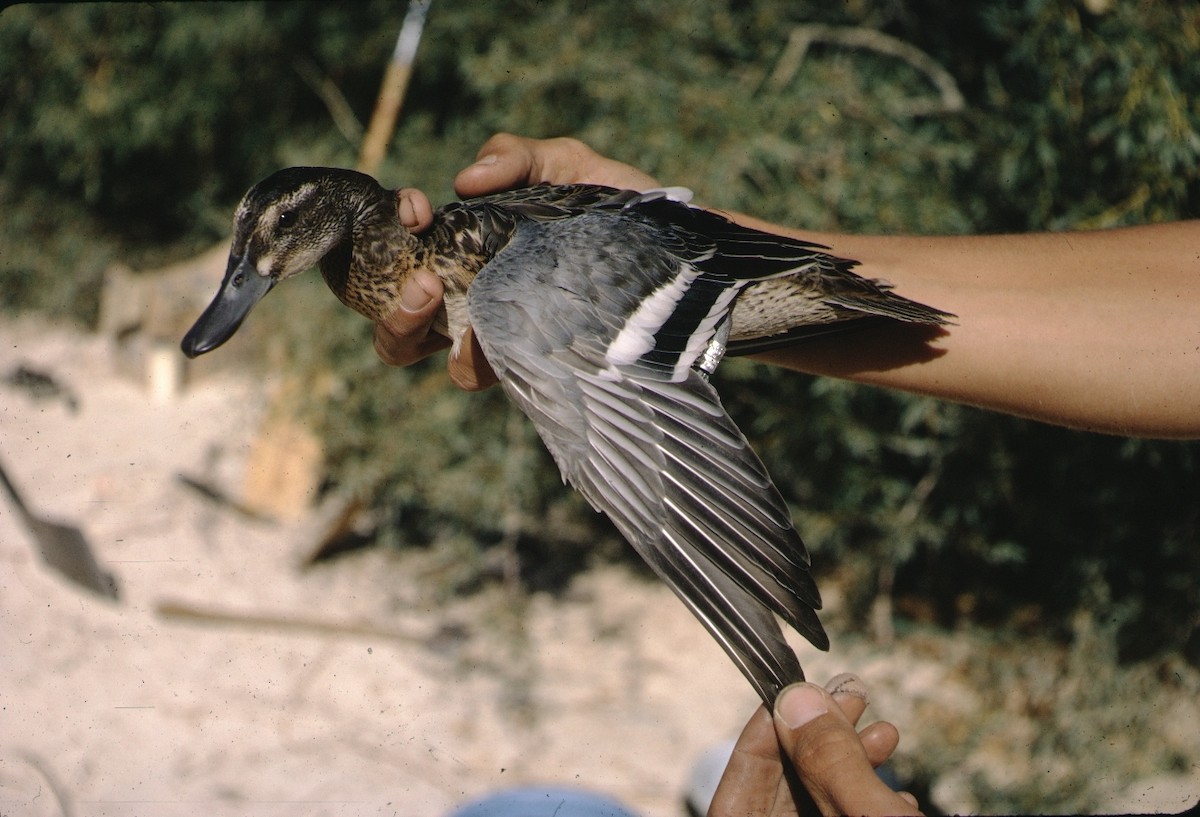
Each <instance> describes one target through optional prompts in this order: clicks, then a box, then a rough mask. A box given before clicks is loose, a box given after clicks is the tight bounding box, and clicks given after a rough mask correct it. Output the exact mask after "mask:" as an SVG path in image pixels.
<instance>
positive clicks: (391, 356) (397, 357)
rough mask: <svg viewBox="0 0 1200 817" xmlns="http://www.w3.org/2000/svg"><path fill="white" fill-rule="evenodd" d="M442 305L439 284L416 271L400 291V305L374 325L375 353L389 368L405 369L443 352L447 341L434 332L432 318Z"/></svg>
mask: <svg viewBox="0 0 1200 817" xmlns="http://www.w3.org/2000/svg"><path fill="white" fill-rule="evenodd" d="M441 306H442V282H441V281H440V280H438V277H437V276H436V275H433V274H431V273H427V272H424V271H417V272H415V273H413V275H412V276H411V277H410V278H409V279H408V281H406V282H405V284H404V287H403V288H402V289H401V290H400V305H399V306H398V307H397V308H396V309H395V311H393V312H392V314H391V315H389V316H388V317H387V318H386V319H385V320H383V321H381V322H379V323H377V324H376V325H375V338H374V342H375V353H376V354H377V355H379V359H380V360H382V361H383V362H384V363H386V364H388V365H389V366H407V365H409V364H410V363H415V362H416V361H418V360H420V359H421V358H423V357H426V356H427V355H429V354H432V353H433V352H435V351H437V350H438V349H444V348H445V347H446V346H448V345H450V341H448V340H447V339H446V338H444V337H442V336H441V335H439V334H437V333H436V332H433V331H432V329H433V319H434V317H435V316H436V315H437V312H438V310H439V309H440V308H441Z"/></svg>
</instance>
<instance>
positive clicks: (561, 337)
mask: <svg viewBox="0 0 1200 817" xmlns="http://www.w3.org/2000/svg"><path fill="white" fill-rule="evenodd" d="M579 221H580V220H578V219H577V220H573V221H572V222H569V223H564V222H555V223H549V222H548V223H541V224H529V225H524V226H522V227H520V228H518V230H517V232H516V235H515V237H514V239H513V241H512V242H511V243H510V244H509V246H508V247H507V248H506V249H505V250H503V251H502V252H501V253H499V254H497V255H496V256H495V257H494V258H493V259H492V261H491V262H490V263H489V264H488V265H487V266H486V267H485V268H484V269H483V270H482V271H481V272H480V274H479V276H478V277H477V278H476V280H475V282H474V284H473V285H472V287H471V290H470V293H469V311H470V317H471V322H472V324H473V325H474V327H475V332H476V336H477V337H478V339H479V342H480V344H481V345H482V346H483V350H484V353H485V354H486V356H487V358H488V360H489V362H491V364H492V366H493V368H494V369H495V370H496V373H497V375H499V377H500V379H501V383H502V384H503V387H504V388H505V390H506V392H507V393H508V395H509V397H510V398H511V399H512V400H513V401H514V402H515V403H516V404H517V405H518V406H519V407H520V408H521V409H522V410H523V411H524V412H525V413H526V415H528V416H529V417H530V419H531V420H532V421H533V423H534V425H535V427H536V428H537V430H538V433H539V434H540V435H541V437H542V439H543V441H544V442H545V444H546V446H547V448H548V449H549V450H550V452H551V454H552V455H553V456H554V459H555V461H556V462H557V463H558V466H559V468H560V470H561V472H562V474H563V477H564V479H565V480H567V481H568V482H570V483H571V484H572V485H573V486H574V487H575V488H576V489H577V490H579V491H580V492H581V493H582V494H583V495H584V496H585V497H586V498H587V499H588V501H589V502H590V503H591V504H592V506H593V507H595V508H596V509H597V510H600V511H602V512H604V513H605V514H607V515H608V517H609V518H610V519H611V520H612V521H613V523H614V524H615V525H616V527H617V529H618V530H620V531H621V533H622V534H623V535H624V536H625V537H626V538H627V539H628V540H629V542H630V543H631V544H632V545H633V547H634V548H635V549H636V550H637V551H638V553H639V554H641V555H642V557H643V558H645V559H646V561H647V562H648V563H649V565H650V566H651V568H652V569H653V570H654V571H655V572H656V573H657V574H658V575H659V576H660V577H661V578H662V579H663V580H664V581H665V582H666V583H667V584H668V585H669V586H670V587H671V588H672V589H673V590H674V591H675V593H676V594H677V595H678V596H679V597H680V598H681V599H682V600H683V602H684V603H685V604H686V605H687V606H688V608H689V609H690V610H691V611H692V612H693V613H694V614H695V615H696V617H697V618H698V619H700V621H701V622H702V623H703V624H704V626H705V627H706V628H707V629H708V630H709V631H710V632H711V633H712V634H713V636H714V637H715V638H716V640H717V641H718V643H720V645H721V646H722V648H723V649H724V650H725V651H726V652H727V653H728V654H729V655H730V657H731V658H732V659H733V661H734V662H735V664H736V665H737V666H738V667H739V669H740V670H741V671H742V672H743V673H744V674H745V675H746V677H747V678H748V679H749V680H750V681H751V683H752V684H753V685H754V687H755V688H756V689H757V690H758V692H759V694H760V695H761V696H762V698H763V700H764V701H767V702H768V703H770V702H772V701H773V700H774V697H775V695H776V694H777V693H778V691H779V690H780V689H782V687H783V686H785V685H787V684H789V683H792V682H794V681H797V680H801V679H802V678H803V673H802V671H801V669H800V665H799V662H798V661H797V659H796V656H795V653H794V652H793V651H792V649H791V647H790V646H788V644H787V642H786V641H785V640H784V638H783V635H782V632H781V630H780V628H779V624H778V622H777V620H776V619H775V617H774V616H775V614H778V615H780V616H782V617H783V618H784V619H785V620H786V621H787V622H788V623H789V624H791V625H792V626H793V627H795V628H796V629H797V630H798V631H799V632H801V633H802V634H803V635H805V636H806V637H808V638H809V639H810V640H812V641H813V642H814V643H815V644H816V645H817V646H819V647H822V648H824V647H825V646H827V644H828V640H827V638H826V637H825V634H824V631H823V630H822V629H821V625H820V622H819V621H818V620H817V618H816V614H815V612H814V609H816V608H819V606H820V596H819V594H818V593H817V589H816V585H815V584H814V582H813V580H812V577H811V575H810V573H809V562H808V556H807V553H806V552H805V550H804V545H803V543H802V542H801V540H800V537H799V535H798V534H797V533H796V531H795V529H794V528H793V526H792V523H791V519H790V515H789V513H788V510H787V505H786V503H784V501H783V499H782V497H781V496H779V493H778V491H777V490H776V489H775V487H774V485H773V484H772V483H771V480H770V477H769V476H768V474H767V472H766V469H765V468H764V467H763V465H762V463H761V461H760V460H759V459H758V457H757V456H756V455H755V454H754V452H753V451H752V450H751V448H750V446H749V444H748V443H747V442H746V439H745V437H744V436H743V435H742V434H741V432H740V431H739V430H738V429H737V427H736V426H735V425H734V423H733V421H732V420H731V419H730V418H729V416H728V414H727V413H726V412H725V410H724V408H723V407H722V405H721V402H720V399H719V397H718V396H717V393H716V390H715V389H713V388H712V386H710V385H709V384H708V382H707V381H706V380H705V379H704V378H703V377H702V376H701V375H700V374H699V373H698V372H696V371H694V370H692V369H691V368H689V367H687V366H684V367H683V368H682V370H681V374H680V376H679V379H677V380H674V381H672V380H671V379H667V378H664V376H663V372H662V367H661V366H657V365H655V364H654V363H653V362H652V361H651V362H644V361H642V360H640V359H634V360H632V361H631V362H630V363H628V364H627V365H620V366H615V365H613V364H612V362H611V361H610V360H609V359H608V356H607V344H608V343H611V342H613V341H614V339H615V338H616V337H617V336H618V335H619V333H620V330H621V328H622V322H621V321H622V318H623V317H627V316H628V315H630V314H632V312H633V311H634V310H635V309H636V306H637V304H638V303H639V300H638V299H639V297H640V295H644V294H645V293H646V292H652V291H654V290H655V288H656V287H657V286H660V285H661V282H662V280H663V279H664V276H670V275H672V274H675V272H676V271H678V269H679V267H680V264H681V263H687V262H686V261H685V259H681V258H680V257H679V256H678V255H675V254H673V253H670V252H667V251H664V250H660V249H659V250H654V251H653V252H652V251H650V250H647V251H646V252H639V253H634V254H633V255H632V256H630V257H633V258H636V259H638V261H639V263H638V264H632V263H628V261H627V260H625V261H623V260H622V258H624V256H620V254H619V253H618V254H617V257H616V258H615V260H614V258H613V257H609V258H608V259H607V260H605V259H604V258H603V257H601V258H597V253H596V252H595V244H596V241H597V235H596V234H595V232H588V233H585V234H582V235H581V234H579V233H578V229H580V225H579V224H578V222H579ZM609 221H612V222H613V224H612V226H611V227H610V228H609V229H610V230H611V233H610V234H607V235H604V236H602V237H603V238H604V239H606V240H609V241H614V240H616V241H626V242H628V241H630V240H631V235H632V240H636V239H637V238H638V233H637V230H638V229H641V228H640V227H639V224H640V222H638V221H637V220H636V219H631V220H629V221H620V222H619V223H618V221H619V220H618V219H609ZM589 224H590V222H589ZM585 226H587V225H585ZM593 228H594V229H595V230H600V231H603V229H604V225H594V224H591V225H590V226H587V229H589V230H592V229H593ZM631 231H632V233H631ZM643 237H645V236H643ZM649 240H651V241H652V242H656V241H657V239H655V238H654V237H653V236H650V237H649ZM653 247H661V244H659V243H653ZM654 252H661V253H662V254H663V255H662V257H656V256H654ZM580 259H585V260H586V263H581V262H580ZM606 264H607V265H608V266H605V265H606ZM576 266H577V267H578V268H575V267H576ZM639 276H641V277H639ZM655 276H658V277H655ZM560 280H561V281H562V285H559V282H560ZM729 285H730V286H732V284H729ZM685 290H686V287H685ZM711 294H712V293H709V294H706V295H705V296H704V297H705V298H706V299H709V300H710V301H711ZM718 294H719V293H718ZM686 296H687V292H686V291H684V292H683V296H682V298H681V300H686ZM725 309H726V311H727V310H728V306H726V307H725ZM713 323H715V321H713ZM701 331H702V332H709V333H710V334H711V332H712V331H713V330H712V328H711V327H705V326H701Z"/></svg>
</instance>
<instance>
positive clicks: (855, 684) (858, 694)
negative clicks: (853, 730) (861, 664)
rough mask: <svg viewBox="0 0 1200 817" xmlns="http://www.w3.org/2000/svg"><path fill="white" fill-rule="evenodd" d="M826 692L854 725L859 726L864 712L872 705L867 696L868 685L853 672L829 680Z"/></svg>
mask: <svg viewBox="0 0 1200 817" xmlns="http://www.w3.org/2000/svg"><path fill="white" fill-rule="evenodd" d="M825 690H826V691H827V692H828V693H829V694H830V695H831V696H833V700H834V701H835V702H836V703H837V705H838V707H839V708H840V709H841V710H842V712H843V713H844V714H845V715H846V719H847V720H849V721H850V723H852V724H857V723H858V720H859V718H861V717H862V715H863V712H865V711H866V709H867V704H868V703H870V698H869V697H868V695H867V685H866V684H865V683H863V680H862V679H861V678H859V677H858V676H857V675H855V674H854V673H852V672H843V673H841V674H840V675H835V676H833V677H832V678H830V679H829V683H827V684H825Z"/></svg>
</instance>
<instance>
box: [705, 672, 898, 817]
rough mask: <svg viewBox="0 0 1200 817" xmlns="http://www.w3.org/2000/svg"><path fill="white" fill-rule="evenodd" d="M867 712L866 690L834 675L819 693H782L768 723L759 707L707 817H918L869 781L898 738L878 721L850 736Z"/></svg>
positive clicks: (813, 689)
mask: <svg viewBox="0 0 1200 817" xmlns="http://www.w3.org/2000/svg"><path fill="white" fill-rule="evenodd" d="M866 707H867V697H866V687H865V686H864V685H863V683H862V681H861V680H859V679H858V678H857V677H856V676H854V675H849V674H842V675H838V676H836V677H835V678H833V679H832V680H831V681H830V682H829V684H827V685H826V688H825V689H822V688H821V687H818V686H816V685H815V684H793V685H792V686H790V687H788V688H787V689H785V690H783V692H781V693H780V694H779V698H778V699H777V700H776V702H775V712H774V715H772V713H770V712H768V711H767V710H766V707H759V709H758V711H757V712H755V713H754V715H753V717H751V718H750V721H749V723H747V724H746V728H745V729H744V730H742V734H741V736H740V737H739V738H738V741H737V745H736V746H734V749H733V755H732V756H731V757H730V759H729V764H728V765H727V766H726V767H725V773H724V775H722V777H721V783H720V785H719V786H718V787H717V791H716V794H715V795H714V796H713V801H712V805H711V806H710V807H709V810H708V817H788V816H789V815H808V814H822V815H830V814H895V815H919V814H921V811H920V810H919V809H918V807H917V801H916V798H914V797H913V796H912V795H911V794H908V793H907V792H902V793H896V792H894V791H892V790H891V789H890V788H888V786H887V785H886V784H885V783H884V782H883V781H882V780H880V779H879V777H878V776H877V775H876V774H875V767H876V766H878V765H880V764H881V763H883V762H884V761H885V760H887V759H888V757H890V756H891V754H892V752H893V751H895V749H896V745H897V744H898V743H899V741H900V733H899V732H897V731H896V727H894V726H892V725H891V724H890V723H886V722H883V721H880V722H877V723H873V724H871V725H870V726H868V727H866V728H865V729H863V730H862V732H858V733H856V732H855V731H854V726H855V724H857V723H858V720H859V718H860V717H862V714H863V711H864V710H865V709H866ZM781 751H782V752H783V754H784V755H785V756H786V763H787V764H788V765H787V768H786V769H785V768H784V762H783V759H782V758H781V755H780V752H781ZM797 783H798V784H800V785H802V786H803V790H802V791H801V790H797V789H796V785H797Z"/></svg>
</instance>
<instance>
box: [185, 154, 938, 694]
mask: <svg viewBox="0 0 1200 817" xmlns="http://www.w3.org/2000/svg"><path fill="white" fill-rule="evenodd" d="M689 199H690V192H689V191H687V190H686V189H683V188H661V189H655V190H649V191H636V190H620V189H615V188H610V187H605V186H601V185H591V184H572V185H549V184H540V185H536V186H532V187H526V188H519V189H515V190H510V191H506V192H501V193H495V194H492V195H487V196H482V197H478V198H472V199H466V200H463V201H458V202H451V203H449V204H446V205H444V206H442V207H440V208H438V209H437V210H436V211H435V212H434V218H433V223H432V226H430V227H428V228H427V229H426V230H424V231H422V232H421V233H419V234H417V233H413V232H411V231H409V230H407V229H406V228H405V227H404V226H403V224H402V223H401V221H400V215H399V210H398V201H399V200H398V191H397V190H391V189H387V188H385V187H383V186H382V185H380V184H379V182H378V181H376V180H375V179H374V178H372V177H371V176H368V175H366V174H363V173H359V172H357V171H352V170H345V169H340V168H315V167H293V168H286V169H283V170H280V171H278V172H276V173H274V174H272V175H271V176H269V177H267V178H266V179H264V180H263V181H261V182H259V183H258V184H256V185H254V186H253V187H252V188H251V189H250V190H249V191H248V192H247V193H246V195H245V196H244V197H243V199H242V201H241V203H240V204H239V205H238V206H237V209H236V211H235V214H234V220H233V239H232V245H231V248H230V254H229V261H228V265H227V268H226V272H225V275H224V278H223V280H222V282H221V284H220V286H219V288H218V290H217V293H216V295H215V296H214V298H213V300H212V302H211V303H210V304H209V306H208V307H207V308H206V309H205V310H204V311H203V313H202V314H201V315H200V317H199V318H198V319H197V321H196V323H195V325H194V326H193V327H192V328H191V329H190V330H189V331H188V333H187V334H186V335H185V337H184V338H183V342H182V348H183V352H184V354H186V355H187V356H188V357H196V356H197V355H201V354H205V353H207V352H210V351H212V350H213V349H215V348H217V347H218V346H220V345H221V344H222V343H224V342H225V341H227V340H228V339H229V338H230V337H232V336H233V334H234V333H235V332H236V331H237V329H238V327H239V326H240V325H241V324H242V322H243V320H244V319H245V318H246V317H247V315H248V314H249V313H250V311H251V310H252V309H253V307H254V306H255V304H257V303H258V302H259V301H260V300H261V299H262V298H263V297H264V296H265V295H266V294H267V293H268V292H269V291H271V290H272V289H273V288H274V287H275V285H276V284H278V283H279V282H280V281H283V280H286V279H288V278H291V277H293V276H295V275H298V274H300V273H303V272H305V271H306V270H308V269H311V268H313V267H316V268H318V269H319V270H320V272H321V275H322V277H323V278H324V279H325V282H326V283H327V284H328V286H329V288H330V289H331V290H332V291H333V293H334V294H335V295H336V296H337V297H338V299H339V300H341V301H342V303H344V304H345V305H346V306H348V307H350V308H351V309H353V310H355V311H357V312H358V313H360V314H361V315H363V316H364V317H366V318H367V319H369V320H371V321H374V322H379V321H382V320H383V319H384V318H386V317H387V316H388V315H390V314H391V313H392V312H393V311H394V310H395V309H396V308H397V307H398V305H399V303H400V301H399V296H400V290H401V287H402V286H403V284H404V282H405V280H406V279H407V277H408V276H409V275H411V274H413V272H414V271H415V270H418V269H425V270H429V271H431V272H433V273H434V274H436V275H437V276H438V277H439V278H440V279H441V280H442V282H443V285H444V306H443V309H442V311H441V312H440V313H439V315H438V317H437V319H436V320H435V329H436V330H437V331H439V332H440V333H442V334H444V335H446V336H447V337H448V338H449V339H450V340H451V341H452V347H451V354H455V353H456V352H457V350H458V348H459V347H460V345H461V343H462V341H463V337H464V333H465V332H466V330H467V327H468V326H470V327H472V328H473V330H474V333H475V337H476V338H477V340H478V342H479V344H480V346H481V348H482V350H483V352H484V354H485V356H486V358H487V360H488V362H489V363H490V364H491V366H492V368H493V369H494V370H495V372H496V375H497V377H498V379H499V381H500V384H501V386H502V388H503V389H504V391H505V393H506V394H507V396H508V397H509V399H510V400H511V401H512V402H513V403H515V404H516V405H517V406H518V407H519V408H520V409H521V410H522V411H523V412H524V413H525V415H526V416H528V418H529V419H530V420H531V421H532V422H533V424H534V426H535V428H536V430H537V432H538V434H539V436H540V437H541V439H542V441H543V443H544V444H545V445H546V447H547V448H548V449H549V451H550V453H551V455H552V456H553V458H554V460H555V462H556V464H557V465H558V468H559V470H560V472H561V475H562V478H563V481H564V482H565V483H568V484H570V485H571V486H573V487H574V488H575V489H576V490H578V491H579V492H580V493H581V494H582V495H583V496H584V497H585V498H586V499H587V500H588V502H589V503H590V504H591V505H592V507H593V508H595V509H596V510H598V511H600V512H603V513H604V514H605V515H607V516H608V518H609V519H610V520H611V521H612V522H613V524H614V525H615V527H616V528H617V530H618V531H619V532H620V533H621V534H622V535H623V536H624V537H625V539H626V540H628V542H629V543H630V544H631V545H632V547H633V548H634V549H635V550H636V551H637V552H638V553H639V555H640V556H641V557H642V558H643V559H645V561H646V562H647V563H648V565H649V566H650V567H651V569H652V570H653V571H654V572H655V573H656V574H657V575H658V576H659V577H660V578H661V579H662V580H663V581H664V582H665V583H666V584H667V585H668V586H669V587H670V588H671V589H672V590H673V591H674V592H675V594H676V595H677V596H678V597H679V598H680V599H681V601H682V602H683V603H684V605H685V606H686V607H687V608H688V609H690V610H691V612H692V613H693V614H694V615H695V616H696V618H698V619H699V621H700V622H701V624H702V625H703V626H704V627H705V628H706V629H707V630H708V631H709V633H711V635H712V636H713V637H714V638H715V639H716V641H717V643H718V644H719V645H720V646H721V647H722V648H723V649H724V651H725V652H726V654H728V656H729V657H730V658H731V659H732V661H733V663H734V664H735V665H736V666H737V668H738V669H739V670H740V671H741V672H742V673H743V675H744V676H745V677H746V679H747V680H748V681H749V682H750V684H751V685H752V686H753V687H754V689H755V690H756V691H757V693H758V695H759V696H760V697H761V698H762V700H763V701H764V703H766V704H767V705H768V707H770V706H772V705H773V702H774V699H775V697H776V696H777V695H778V693H779V692H780V691H781V690H782V689H783V688H784V687H786V686H788V685H789V684H791V683H794V682H797V681H802V680H804V672H803V669H802V668H801V665H800V662H799V659H798V658H797V656H796V653H795V651H794V650H793V649H792V647H791V646H789V644H788V643H787V641H786V640H785V638H784V633H783V630H782V628H781V626H780V624H779V620H778V619H777V618H776V617H777V616H778V618H779V619H782V620H783V621H784V622H786V623H787V624H788V625H789V626H790V627H791V628H792V629H794V630H795V631H797V632H798V633H800V634H801V635H803V636H804V637H805V638H806V639H807V640H808V641H809V642H810V643H811V644H813V645H814V646H815V647H816V648H818V649H821V650H826V649H828V648H829V638H828V635H827V634H826V632H825V629H824V627H823V626H822V624H821V621H820V619H819V618H818V616H817V611H818V610H820V608H821V596H820V592H819V590H818V588H817V585H816V583H815V581H814V579H813V576H812V571H811V562H810V558H809V554H808V552H807V550H806V548H805V546H804V543H803V541H802V539H801V537H800V535H799V533H798V532H797V531H796V529H795V526H794V525H793V522H792V517H791V513H790V511H789V509H788V506H787V504H786V502H785V501H784V499H783V497H782V496H781V495H780V493H779V491H778V489H777V488H776V487H775V485H774V483H773V482H772V480H771V477H770V475H769V474H768V473H767V470H766V468H765V466H764V465H763V463H762V461H761V460H760V459H759V457H758V456H757V454H755V452H754V450H753V449H752V448H751V446H750V444H749V442H748V441H747V439H746V437H745V435H743V434H742V432H741V431H740V430H739V429H738V428H737V426H736V425H735V424H734V422H733V421H732V420H731V419H730V417H729V414H728V413H727V412H726V410H725V409H724V407H723V406H722V404H721V400H720V396H719V395H718V393H717V391H716V389H715V387H714V386H713V385H712V383H711V382H710V375H711V374H712V373H713V372H714V371H715V370H716V368H717V365H718V364H719V363H720V361H721V360H722V358H723V357H724V356H725V355H726V354H727V353H728V354H739V353H747V352H751V351H762V350H765V349H769V348H774V347H776V346H780V345H785V344H788V343H794V342H797V341H796V339H797V337H804V336H806V335H809V334H813V333H820V332H826V331H840V330H841V329H843V328H845V327H848V326H854V325H861V324H863V323H864V322H871V321H889V322H896V321H898V322H905V323H915V324H925V325H930V326H940V325H943V324H946V323H949V322H951V321H952V319H953V318H954V316H953V315H952V314H951V313H948V312H944V311H942V310H939V309H935V308H932V307H929V306H925V305H923V304H920V303H917V302H915V301H912V300H909V299H907V298H904V297H902V296H900V295H898V294H896V293H895V292H893V291H892V289H891V287H890V286H889V285H888V284H886V283H884V282H880V281H875V280H871V279H868V278H865V277H862V276H859V275H858V274H856V273H855V272H854V271H853V268H854V267H855V266H856V265H857V262H855V261H852V260H848V259H843V258H838V257H835V256H833V255H830V254H829V253H827V252H826V250H827V249H828V248H827V247H824V246H822V245H819V244H815V243H812V242H808V241H804V240H800V239H796V238H790V237H785V236H780V235H774V234H770V233H766V232H761V231H758V230H755V229H751V228H748V227H745V226H742V225H739V224H737V223H735V222H734V221H732V220H730V219H728V218H726V217H725V216H723V215H721V214H719V213H717V212H714V211H711V210H708V209H704V208H701V207H698V206H695V205H693V204H691V203H690V201H689Z"/></svg>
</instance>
